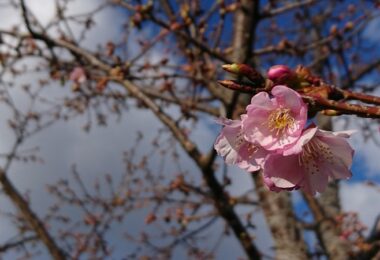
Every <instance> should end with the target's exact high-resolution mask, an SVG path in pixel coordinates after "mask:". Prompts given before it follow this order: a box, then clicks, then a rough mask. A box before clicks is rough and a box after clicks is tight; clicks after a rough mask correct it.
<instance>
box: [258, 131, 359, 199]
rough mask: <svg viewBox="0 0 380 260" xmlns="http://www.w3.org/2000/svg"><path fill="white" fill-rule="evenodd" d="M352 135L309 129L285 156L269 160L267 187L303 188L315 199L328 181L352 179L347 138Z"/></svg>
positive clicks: (350, 155) (276, 189)
mask: <svg viewBox="0 0 380 260" xmlns="http://www.w3.org/2000/svg"><path fill="white" fill-rule="evenodd" d="M352 133H353V132H352V131H346V132H329V131H323V130H320V129H318V128H316V127H312V128H308V129H306V130H305V131H304V132H303V134H302V136H301V137H300V138H299V139H298V141H297V142H296V144H295V145H293V146H292V147H291V148H289V149H288V150H286V151H284V152H283V154H269V155H268V156H267V157H266V159H265V163H264V176H265V177H264V179H266V181H265V183H266V184H267V186H268V187H269V188H270V189H271V190H274V191H279V190H282V189H296V188H298V187H300V188H301V189H302V190H303V191H305V192H307V193H309V194H311V195H314V194H316V192H323V191H324V190H325V188H326V186H327V184H328V181H329V180H334V179H348V178H350V177H351V175H352V174H351V172H350V170H349V169H350V167H351V164H352V157H353V154H354V151H353V149H352V148H351V146H350V145H349V143H348V142H347V140H346V138H348V137H349V136H350V135H351V134H352Z"/></svg>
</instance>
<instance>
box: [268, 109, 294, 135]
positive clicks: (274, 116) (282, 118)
mask: <svg viewBox="0 0 380 260" xmlns="http://www.w3.org/2000/svg"><path fill="white" fill-rule="evenodd" d="M267 124H268V128H269V129H270V131H271V132H273V131H276V135H279V134H283V132H284V131H285V130H287V129H288V128H291V127H293V126H294V124H295V120H294V118H293V117H292V115H291V114H290V109H288V108H278V109H276V110H274V111H273V112H272V113H270V115H269V117H268V121H267Z"/></svg>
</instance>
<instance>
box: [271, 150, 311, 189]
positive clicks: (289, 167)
mask: <svg viewBox="0 0 380 260" xmlns="http://www.w3.org/2000/svg"><path fill="white" fill-rule="evenodd" d="M264 175H265V176H266V177H269V178H270V179H271V180H272V182H273V183H274V185H275V186H276V187H278V188H294V187H295V186H297V185H298V184H299V183H300V182H301V181H302V179H303V178H304V171H303V168H302V167H301V166H300V165H299V163H298V156H297V155H290V156H282V155H279V154H270V155H268V157H267V158H266V160H265V163H264Z"/></svg>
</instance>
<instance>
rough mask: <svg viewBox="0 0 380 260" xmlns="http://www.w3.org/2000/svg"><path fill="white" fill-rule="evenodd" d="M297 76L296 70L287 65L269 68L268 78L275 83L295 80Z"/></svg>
mask: <svg viewBox="0 0 380 260" xmlns="http://www.w3.org/2000/svg"><path fill="white" fill-rule="evenodd" d="M295 77H296V74H295V72H294V71H293V70H291V69H290V68H289V67H288V66H285V65H275V66H272V67H270V68H269V70H268V78H269V79H270V80H272V81H273V82H274V83H275V84H286V83H289V82H291V81H293V80H294V79H295Z"/></svg>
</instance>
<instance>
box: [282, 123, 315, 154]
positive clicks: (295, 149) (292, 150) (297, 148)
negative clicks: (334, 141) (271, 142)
mask: <svg viewBox="0 0 380 260" xmlns="http://www.w3.org/2000/svg"><path fill="white" fill-rule="evenodd" d="M317 130H318V128H316V127H315V128H308V129H306V130H304V131H303V133H302V135H301V137H300V138H299V139H298V140H297V142H296V143H295V144H294V145H292V146H290V147H286V148H285V149H284V150H283V152H282V154H283V155H291V154H298V153H300V152H301V151H302V149H303V147H304V145H305V144H307V143H308V142H309V141H310V140H311V139H312V138H313V137H314V136H315V134H316V133H317Z"/></svg>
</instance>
